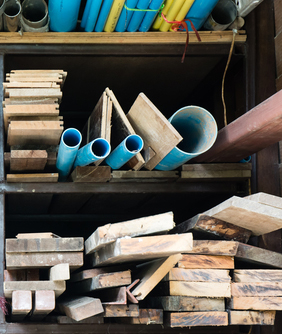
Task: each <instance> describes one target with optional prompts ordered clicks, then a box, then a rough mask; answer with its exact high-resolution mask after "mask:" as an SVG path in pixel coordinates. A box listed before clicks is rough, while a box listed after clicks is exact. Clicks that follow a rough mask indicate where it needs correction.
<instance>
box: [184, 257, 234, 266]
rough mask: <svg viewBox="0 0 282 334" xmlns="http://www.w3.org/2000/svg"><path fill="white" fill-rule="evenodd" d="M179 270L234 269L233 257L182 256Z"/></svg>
mask: <svg viewBox="0 0 282 334" xmlns="http://www.w3.org/2000/svg"><path fill="white" fill-rule="evenodd" d="M178 267H179V268H186V269H234V257H232V256H222V255H194V254H183V255H182V259H181V260H180V261H179V262H178Z"/></svg>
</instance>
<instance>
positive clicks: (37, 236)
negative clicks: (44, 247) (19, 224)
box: [16, 232, 60, 239]
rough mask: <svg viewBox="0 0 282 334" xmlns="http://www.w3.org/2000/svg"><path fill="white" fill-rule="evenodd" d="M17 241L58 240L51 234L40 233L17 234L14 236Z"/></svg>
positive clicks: (56, 236)
mask: <svg viewBox="0 0 282 334" xmlns="http://www.w3.org/2000/svg"><path fill="white" fill-rule="evenodd" d="M16 238H17V239H43V238H60V237H59V236H58V235H56V234H54V233H52V232H42V233H37V232H35V233H18V234H17V235H16Z"/></svg>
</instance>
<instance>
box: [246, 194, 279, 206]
mask: <svg viewBox="0 0 282 334" xmlns="http://www.w3.org/2000/svg"><path fill="white" fill-rule="evenodd" d="M244 198H246V199H249V200H251V201H254V202H258V203H261V204H265V205H269V206H272V207H274V208H278V209H282V198H281V197H280V196H274V195H270V194H266V193H263V192H259V193H256V194H252V195H249V196H246V197H244Z"/></svg>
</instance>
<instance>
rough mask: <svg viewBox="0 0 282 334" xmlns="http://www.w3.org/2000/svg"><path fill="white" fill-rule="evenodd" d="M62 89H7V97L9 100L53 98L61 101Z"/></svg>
mask: <svg viewBox="0 0 282 334" xmlns="http://www.w3.org/2000/svg"><path fill="white" fill-rule="evenodd" d="M62 96H63V94H62V92H61V89H60V88H23V89H22V88H6V89H5V97H8V98H19V99H20V98H42V97H44V98H45V97H51V98H57V99H61V98H62Z"/></svg>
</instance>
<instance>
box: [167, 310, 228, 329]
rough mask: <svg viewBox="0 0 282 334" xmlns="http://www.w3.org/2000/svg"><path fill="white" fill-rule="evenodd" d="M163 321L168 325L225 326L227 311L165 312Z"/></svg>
mask: <svg viewBox="0 0 282 334" xmlns="http://www.w3.org/2000/svg"><path fill="white" fill-rule="evenodd" d="M164 323H165V324H166V325H167V326H169V327H192V326H227V325H228V313H227V312H216V311H214V312H213V311H210V312H177V313H172V312H167V313H166V314H165V320H164Z"/></svg>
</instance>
